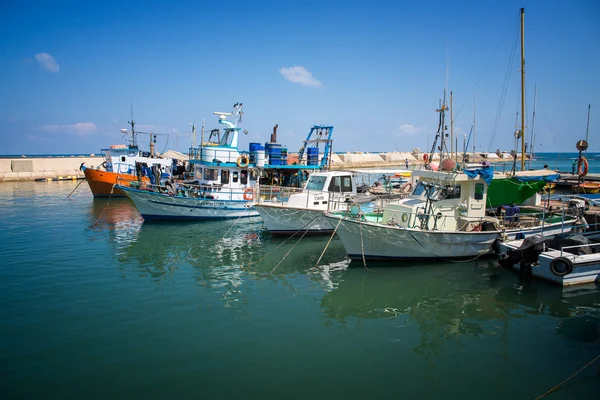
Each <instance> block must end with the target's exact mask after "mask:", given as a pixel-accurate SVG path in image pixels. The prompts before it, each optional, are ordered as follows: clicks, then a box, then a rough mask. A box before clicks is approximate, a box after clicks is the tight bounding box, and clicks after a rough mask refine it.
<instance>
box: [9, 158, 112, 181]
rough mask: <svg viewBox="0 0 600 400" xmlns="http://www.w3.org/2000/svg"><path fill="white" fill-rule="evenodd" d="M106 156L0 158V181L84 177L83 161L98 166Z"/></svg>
mask: <svg viewBox="0 0 600 400" xmlns="http://www.w3.org/2000/svg"><path fill="white" fill-rule="evenodd" d="M103 161H104V157H99V156H89V157H81V156H79V157H68V156H65V157H58V156H57V157H39V158H38V157H21V158H0V181H32V180H36V179H43V178H46V179H61V178H63V179H64V178H67V177H70V178H71V179H83V178H84V175H83V172H81V170H80V169H79V166H80V165H81V163H85V164H86V165H87V166H97V165H100V164H101V163H102V162H103Z"/></svg>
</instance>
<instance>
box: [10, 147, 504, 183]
mask: <svg viewBox="0 0 600 400" xmlns="http://www.w3.org/2000/svg"><path fill="white" fill-rule="evenodd" d="M424 154H425V153H422V152H420V151H413V152H388V153H366V152H349V153H334V154H332V157H331V168H333V169H343V168H383V167H388V168H393V167H396V168H405V167H406V160H408V164H409V166H410V167H411V168H414V167H415V166H416V165H421V164H423V163H424V161H423V155H424ZM294 156H295V160H296V161H297V159H298V155H297V154H292V153H290V154H289V158H288V163H291V162H293V160H294ZM439 158H440V156H439V154H434V156H433V159H432V161H434V162H439ZM457 160H458V162H462V154H458V155H457ZM484 160H487V161H488V162H490V163H498V162H504V163H509V162H512V160H513V158H512V157H511V156H510V155H509V154H501V156H499V155H498V154H496V153H476V154H475V155H473V154H472V153H469V154H468V161H469V162H482V161H484ZM103 161H104V157H101V156H56V157H20V158H0V182H1V181H23V180H36V179H44V178H45V179H83V178H84V175H83V172H81V170H80V169H79V166H80V165H81V163H85V164H86V165H87V166H90V167H94V166H97V165H100V164H101V163H102V162H103Z"/></svg>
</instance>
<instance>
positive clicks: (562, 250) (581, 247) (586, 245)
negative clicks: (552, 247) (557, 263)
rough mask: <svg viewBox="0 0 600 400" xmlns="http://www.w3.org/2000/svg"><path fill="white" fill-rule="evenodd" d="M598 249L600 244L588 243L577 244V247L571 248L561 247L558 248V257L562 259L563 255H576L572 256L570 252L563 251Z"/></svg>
mask: <svg viewBox="0 0 600 400" xmlns="http://www.w3.org/2000/svg"><path fill="white" fill-rule="evenodd" d="M599 247H600V243H588V244H578V245H573V246H562V247H561V248H560V256H561V257H562V256H563V254H564V253H569V254H571V255H577V254H573V253H571V252H570V251H565V250H573V249H583V248H587V249H590V248H596V249H597V248H599Z"/></svg>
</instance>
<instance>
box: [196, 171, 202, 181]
mask: <svg viewBox="0 0 600 400" xmlns="http://www.w3.org/2000/svg"><path fill="white" fill-rule="evenodd" d="M194 177H195V178H196V179H198V180H200V179H202V168H196V171H195V172H194Z"/></svg>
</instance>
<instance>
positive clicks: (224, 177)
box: [221, 169, 229, 185]
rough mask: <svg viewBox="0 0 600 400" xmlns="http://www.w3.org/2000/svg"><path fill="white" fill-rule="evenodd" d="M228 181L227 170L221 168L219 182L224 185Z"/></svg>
mask: <svg viewBox="0 0 600 400" xmlns="http://www.w3.org/2000/svg"><path fill="white" fill-rule="evenodd" d="M228 183H229V170H228V169H222V170H221V184H222V185H226V184H228Z"/></svg>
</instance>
